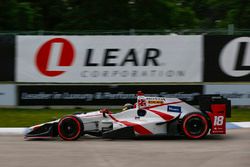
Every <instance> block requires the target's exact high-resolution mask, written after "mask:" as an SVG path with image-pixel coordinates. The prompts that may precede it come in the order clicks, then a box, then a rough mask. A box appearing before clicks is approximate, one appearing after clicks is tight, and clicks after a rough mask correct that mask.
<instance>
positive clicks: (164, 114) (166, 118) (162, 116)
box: [148, 109, 174, 121]
mask: <svg viewBox="0 0 250 167" xmlns="http://www.w3.org/2000/svg"><path fill="white" fill-rule="evenodd" d="M148 111H150V112H152V113H155V114H157V115H159V116H160V117H161V118H163V119H164V120H166V121H170V120H172V119H174V116H172V115H169V114H166V113H162V112H160V111H156V110H150V109H148Z"/></svg>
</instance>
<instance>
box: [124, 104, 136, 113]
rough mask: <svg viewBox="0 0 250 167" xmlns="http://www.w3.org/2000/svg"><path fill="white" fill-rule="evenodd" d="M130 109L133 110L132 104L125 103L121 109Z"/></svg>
mask: <svg viewBox="0 0 250 167" xmlns="http://www.w3.org/2000/svg"><path fill="white" fill-rule="evenodd" d="M131 108H134V106H133V104H130V103H126V104H125V105H124V106H123V107H122V111H125V110H128V109H131Z"/></svg>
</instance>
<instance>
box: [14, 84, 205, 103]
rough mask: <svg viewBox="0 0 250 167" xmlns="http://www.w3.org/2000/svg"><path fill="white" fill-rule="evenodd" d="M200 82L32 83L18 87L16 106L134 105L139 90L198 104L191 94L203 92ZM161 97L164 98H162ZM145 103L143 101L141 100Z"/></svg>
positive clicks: (154, 99)
mask: <svg viewBox="0 0 250 167" xmlns="http://www.w3.org/2000/svg"><path fill="white" fill-rule="evenodd" d="M202 88H203V87H202V86H201V85H179V86H178V85H168V86H166V85H112V86H109V85H33V86H31V85H30V86H18V104H19V105H94V106H96V105H100V106H103V105H121V106H123V105H124V104H125V103H131V104H134V103H135V102H136V101H137V99H136V98H137V97H136V95H135V94H136V92H137V91H138V90H142V91H143V92H145V96H151V97H157V96H159V97H162V98H149V99H151V100H152V101H158V100H163V99H164V98H180V99H181V100H184V101H186V102H188V103H190V104H197V101H196V99H195V98H194V96H196V95H200V94H202ZM163 97H164V98H163ZM141 105H143V106H145V105H146V104H145V101H144V102H143V101H141ZM155 105H157V104H155Z"/></svg>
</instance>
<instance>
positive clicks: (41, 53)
mask: <svg viewBox="0 0 250 167" xmlns="http://www.w3.org/2000/svg"><path fill="white" fill-rule="evenodd" d="M16 44H17V49H16V51H17V64H16V74H17V81H18V82H41V83H43V82H49V83H135V82H139V83H140V82H143V83H145V82H151V83H157V82H201V81H202V62H203V60H202V36H198V35H190V36H182V35H178V36H18V37H17V41H16Z"/></svg>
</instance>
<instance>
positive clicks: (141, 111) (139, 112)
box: [137, 109, 147, 117]
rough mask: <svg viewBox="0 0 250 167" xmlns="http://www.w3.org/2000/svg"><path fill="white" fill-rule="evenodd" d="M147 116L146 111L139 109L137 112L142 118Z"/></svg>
mask: <svg viewBox="0 0 250 167" xmlns="http://www.w3.org/2000/svg"><path fill="white" fill-rule="evenodd" d="M146 114H147V111H146V110H142V109H139V110H137V115H138V116H140V117H144V116H145V115H146Z"/></svg>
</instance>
